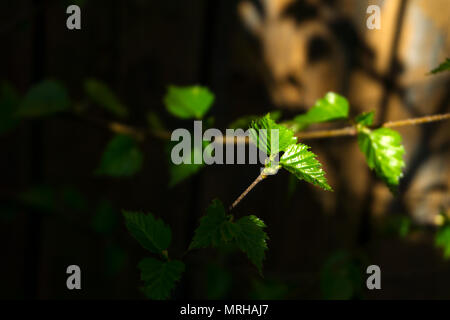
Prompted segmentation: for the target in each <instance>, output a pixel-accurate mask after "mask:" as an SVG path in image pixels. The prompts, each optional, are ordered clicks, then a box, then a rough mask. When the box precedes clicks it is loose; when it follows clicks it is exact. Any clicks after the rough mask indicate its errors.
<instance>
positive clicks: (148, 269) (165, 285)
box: [138, 258, 184, 300]
mask: <svg viewBox="0 0 450 320" xmlns="http://www.w3.org/2000/svg"><path fill="white" fill-rule="evenodd" d="M138 268H139V269H140V270H141V280H142V281H144V283H145V286H144V288H143V290H144V293H145V295H146V296H147V297H148V298H150V299H154V300H164V299H167V298H169V296H170V293H171V291H172V289H173V288H174V286H175V282H177V281H179V280H180V278H181V274H182V273H183V272H184V263H183V262H181V261H178V260H171V261H164V262H163V261H160V260H156V259H153V258H145V259H143V260H141V262H140V263H139V265H138Z"/></svg>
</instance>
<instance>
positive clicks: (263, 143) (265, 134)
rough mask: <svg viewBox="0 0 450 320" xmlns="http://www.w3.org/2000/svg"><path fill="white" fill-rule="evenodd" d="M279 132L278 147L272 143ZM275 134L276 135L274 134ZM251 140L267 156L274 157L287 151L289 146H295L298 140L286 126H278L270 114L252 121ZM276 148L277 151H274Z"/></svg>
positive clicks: (274, 142)
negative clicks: (273, 137)
mask: <svg viewBox="0 0 450 320" xmlns="http://www.w3.org/2000/svg"><path fill="white" fill-rule="evenodd" d="M276 131H278V132H277V133H278V146H277V147H276V146H275V144H276V141H272V136H276ZM273 133H275V135H274V134H273ZM250 140H251V141H252V142H253V143H254V144H255V145H256V146H257V147H258V148H259V149H260V150H261V151H263V152H265V153H266V154H267V155H269V156H272V155H275V154H277V153H278V152H280V151H285V150H286V149H287V147H288V146H290V145H291V144H293V143H294V144H295V143H296V142H297V138H296V137H294V133H293V132H292V131H291V130H289V129H287V128H286V127H285V126H283V125H280V124H277V123H276V122H275V121H273V120H272V118H271V116H270V113H268V114H267V115H265V116H264V117H261V118H259V119H257V120H255V121H252V124H251V130H250ZM274 148H275V149H274Z"/></svg>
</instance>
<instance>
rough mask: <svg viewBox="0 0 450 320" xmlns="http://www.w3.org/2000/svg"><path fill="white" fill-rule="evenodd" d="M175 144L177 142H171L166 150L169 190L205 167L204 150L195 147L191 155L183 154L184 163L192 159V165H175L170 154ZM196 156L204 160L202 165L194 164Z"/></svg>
mask: <svg viewBox="0 0 450 320" xmlns="http://www.w3.org/2000/svg"><path fill="white" fill-rule="evenodd" d="M175 144H176V142H172V141H171V142H169V143H168V144H167V148H166V149H167V156H168V161H169V188H172V187H174V186H175V185H177V184H179V183H180V182H182V181H184V180H186V179H188V178H189V177H191V176H193V175H194V174H196V173H197V172H198V171H200V169H201V168H203V167H204V166H205V164H204V163H203V150H200V149H199V148H195V147H193V148H192V149H191V150H190V152H189V153H187V154H183V162H188V161H187V160H188V159H190V162H191V163H181V164H174V163H173V162H172V161H171V159H170V152H171V150H172V148H173V146H174V145H175ZM204 145H205V144H204ZM195 155H197V158H200V159H202V163H199V164H197V163H194V157H195Z"/></svg>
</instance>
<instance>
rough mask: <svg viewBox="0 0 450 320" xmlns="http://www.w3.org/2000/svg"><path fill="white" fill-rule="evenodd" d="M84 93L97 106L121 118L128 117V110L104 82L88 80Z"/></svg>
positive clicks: (85, 83)
mask: <svg viewBox="0 0 450 320" xmlns="http://www.w3.org/2000/svg"><path fill="white" fill-rule="evenodd" d="M84 91H85V92H86V94H87V95H88V96H89V98H91V99H92V101H94V102H95V103H96V104H98V105H99V106H100V107H102V108H104V109H105V110H107V111H109V112H110V113H112V114H113V115H115V116H117V117H119V118H125V117H126V116H128V110H127V108H126V107H125V106H124V105H123V104H122V103H121V102H120V101H119V99H118V98H117V96H116V95H115V94H114V92H112V90H111V89H110V88H109V87H108V86H107V85H106V84H104V83H103V82H100V81H98V80H95V79H86V80H85V82H84Z"/></svg>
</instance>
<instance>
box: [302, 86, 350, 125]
mask: <svg viewBox="0 0 450 320" xmlns="http://www.w3.org/2000/svg"><path fill="white" fill-rule="evenodd" d="M348 109H349V104H348V101H347V99H345V98H344V97H343V96H341V95H339V94H337V93H334V92H328V93H327V94H326V95H325V96H324V97H323V98H321V99H319V100H317V101H316V104H315V105H314V106H313V107H312V108H311V109H309V110H308V112H307V113H305V114H301V115H299V116H297V117H295V118H294V125H293V129H294V131H298V130H303V129H306V128H307V127H308V126H310V125H311V124H313V123H320V122H327V121H333V120H338V119H345V118H347V117H348Z"/></svg>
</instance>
